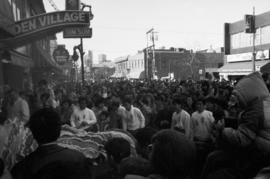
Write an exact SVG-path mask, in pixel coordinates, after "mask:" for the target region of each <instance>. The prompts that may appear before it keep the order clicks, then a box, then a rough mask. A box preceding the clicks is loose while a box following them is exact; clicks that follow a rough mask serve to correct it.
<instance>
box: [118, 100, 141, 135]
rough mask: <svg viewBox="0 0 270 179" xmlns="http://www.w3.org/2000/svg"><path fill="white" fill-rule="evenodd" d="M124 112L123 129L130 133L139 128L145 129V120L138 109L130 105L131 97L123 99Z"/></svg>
mask: <svg viewBox="0 0 270 179" xmlns="http://www.w3.org/2000/svg"><path fill="white" fill-rule="evenodd" d="M123 106H124V108H125V109H126V110H125V120H124V121H123V129H124V130H128V131H130V132H131V133H132V132H133V131H135V130H137V129H139V128H143V127H145V118H144V116H143V113H142V112H141V110H140V109H139V108H136V107H134V106H133V105H132V99H131V97H125V99H124V100H123Z"/></svg>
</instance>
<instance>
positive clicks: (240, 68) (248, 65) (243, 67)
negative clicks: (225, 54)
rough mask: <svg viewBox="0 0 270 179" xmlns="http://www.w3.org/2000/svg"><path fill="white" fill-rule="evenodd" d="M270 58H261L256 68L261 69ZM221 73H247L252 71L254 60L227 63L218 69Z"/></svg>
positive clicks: (256, 63)
mask: <svg viewBox="0 0 270 179" xmlns="http://www.w3.org/2000/svg"><path fill="white" fill-rule="evenodd" d="M269 62H270V60H261V61H256V62H255V70H256V71H261V68H262V67H263V66H264V65H266V64H268V63H269ZM218 72H219V73H223V74H228V75H247V74H249V73H251V72H252V61H249V62H238V63H227V64H225V65H224V66H222V67H221V68H219V69H218Z"/></svg>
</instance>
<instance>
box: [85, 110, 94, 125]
mask: <svg viewBox="0 0 270 179" xmlns="http://www.w3.org/2000/svg"><path fill="white" fill-rule="evenodd" d="M88 113H89V119H87V120H85V121H83V122H82V124H81V125H83V126H86V125H90V126H91V125H93V124H96V123H97V118H96V115H95V113H94V112H93V111H92V110H89V111H88Z"/></svg>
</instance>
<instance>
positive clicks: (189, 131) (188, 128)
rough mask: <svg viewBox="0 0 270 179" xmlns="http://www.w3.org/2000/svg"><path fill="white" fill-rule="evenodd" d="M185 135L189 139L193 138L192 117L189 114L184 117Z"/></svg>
mask: <svg viewBox="0 0 270 179" xmlns="http://www.w3.org/2000/svg"><path fill="white" fill-rule="evenodd" d="M184 127H185V135H186V137H187V138H188V139H190V140H192V129H191V119H190V115H189V114H185V117H184Z"/></svg>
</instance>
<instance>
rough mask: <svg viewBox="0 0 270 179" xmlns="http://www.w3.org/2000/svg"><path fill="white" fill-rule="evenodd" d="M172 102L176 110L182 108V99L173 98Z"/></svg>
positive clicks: (178, 110)
mask: <svg viewBox="0 0 270 179" xmlns="http://www.w3.org/2000/svg"><path fill="white" fill-rule="evenodd" d="M172 103H173V105H174V107H175V110H176V111H177V112H180V111H181V110H182V100H181V99H180V98H174V99H173V101H172Z"/></svg>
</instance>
